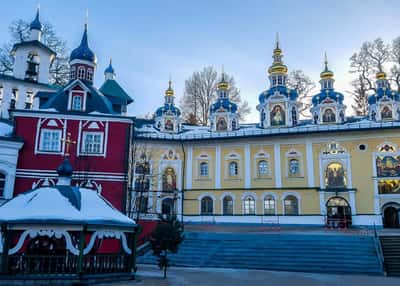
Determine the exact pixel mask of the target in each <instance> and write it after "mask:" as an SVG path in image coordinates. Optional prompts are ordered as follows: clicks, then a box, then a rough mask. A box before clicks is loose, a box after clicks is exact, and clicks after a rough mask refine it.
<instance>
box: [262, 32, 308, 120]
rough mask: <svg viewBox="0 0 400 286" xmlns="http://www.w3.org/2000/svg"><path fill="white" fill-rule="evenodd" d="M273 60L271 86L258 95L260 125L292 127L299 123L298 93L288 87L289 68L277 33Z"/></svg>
mask: <svg viewBox="0 0 400 286" xmlns="http://www.w3.org/2000/svg"><path fill="white" fill-rule="evenodd" d="M272 58H273V62H272V65H271V66H270V67H269V69H268V74H269V80H270V88H269V89H267V90H265V91H263V92H262V93H261V94H260V96H259V97H258V100H259V102H260V103H259V104H258V105H257V110H258V111H259V112H260V127H261V128H268V127H291V126H295V125H297V124H298V120H299V114H298V108H299V106H300V105H301V104H300V103H299V102H297V98H298V94H297V91H296V90H294V89H290V88H288V87H287V72H288V68H287V66H286V65H285V64H284V63H283V60H282V58H283V53H282V49H281V47H280V43H279V37H278V35H277V37H276V42H275V48H274V50H273V54H272Z"/></svg>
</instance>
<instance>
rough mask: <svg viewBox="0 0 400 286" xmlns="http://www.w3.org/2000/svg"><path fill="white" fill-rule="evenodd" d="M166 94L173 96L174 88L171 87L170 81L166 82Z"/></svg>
mask: <svg viewBox="0 0 400 286" xmlns="http://www.w3.org/2000/svg"><path fill="white" fill-rule="evenodd" d="M165 95H166V96H174V90H173V89H172V81H171V80H169V82H168V89H167V90H166V91H165Z"/></svg>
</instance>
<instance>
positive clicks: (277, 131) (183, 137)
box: [135, 116, 400, 141]
mask: <svg viewBox="0 0 400 286" xmlns="http://www.w3.org/2000/svg"><path fill="white" fill-rule="evenodd" d="M346 120H347V121H346V123H343V124H313V123H312V120H301V121H300V122H299V125H297V126H294V127H270V128H265V129H264V128H261V127H260V126H259V124H258V123H252V124H241V125H240V129H238V130H234V131H219V132H212V131H211V130H210V127H209V126H195V125H183V126H182V131H181V132H180V133H178V134H169V133H168V134H167V133H164V132H161V131H159V130H157V129H156V128H155V127H154V126H153V124H152V121H147V120H137V121H135V125H136V128H135V137H136V138H137V139H150V140H152V139H154V140H172V141H193V140H196V141H197V140H215V139H230V138H231V139H234V138H252V137H269V136H271V137H272V136H282V135H293V136H295V135H296V134H298V135H299V134H307V135H311V134H312V133H321V132H326V133H328V132H346V131H361V130H371V131H372V130H378V129H393V128H396V129H400V122H399V121H385V122H374V121H371V120H369V119H367V118H366V117H358V116H355V117H347V118H346Z"/></svg>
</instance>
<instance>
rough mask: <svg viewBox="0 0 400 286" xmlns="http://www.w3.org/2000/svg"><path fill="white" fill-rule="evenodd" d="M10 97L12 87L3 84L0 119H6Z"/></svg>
mask: <svg viewBox="0 0 400 286" xmlns="http://www.w3.org/2000/svg"><path fill="white" fill-rule="evenodd" d="M11 96H12V86H11V85H10V84H9V83H7V82H5V83H4V85H3V99H2V101H1V117H2V118H8V117H9V116H8V109H9V108H10V101H11Z"/></svg>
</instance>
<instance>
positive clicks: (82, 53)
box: [69, 25, 97, 64]
mask: <svg viewBox="0 0 400 286" xmlns="http://www.w3.org/2000/svg"><path fill="white" fill-rule="evenodd" d="M69 60H70V61H73V60H84V61H88V62H92V63H94V64H96V62H97V58H96V55H95V53H94V52H93V51H92V50H91V49H90V48H89V44H88V36H87V25H85V30H84V31H83V35H82V40H81V44H80V45H79V47H77V48H76V49H74V50H73V51H72V52H71V55H70V58H69Z"/></svg>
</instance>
